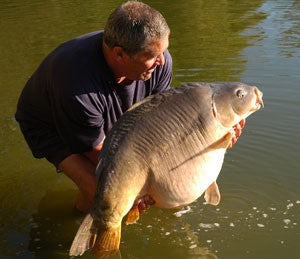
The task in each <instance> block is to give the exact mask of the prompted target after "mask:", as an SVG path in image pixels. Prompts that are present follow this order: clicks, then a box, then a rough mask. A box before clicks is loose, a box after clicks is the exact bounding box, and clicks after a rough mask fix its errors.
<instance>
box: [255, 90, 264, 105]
mask: <svg viewBox="0 0 300 259" xmlns="http://www.w3.org/2000/svg"><path fill="white" fill-rule="evenodd" d="M254 93H255V94H256V103H255V106H256V108H257V110H259V109H260V108H264V107H265V106H264V102H263V99H262V97H263V93H262V92H261V91H259V90H258V88H257V87H255V89H254Z"/></svg>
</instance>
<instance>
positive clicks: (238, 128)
mask: <svg viewBox="0 0 300 259" xmlns="http://www.w3.org/2000/svg"><path fill="white" fill-rule="evenodd" d="M245 124H246V120H245V119H242V120H241V121H240V122H239V123H238V124H236V125H235V126H234V127H233V130H234V133H235V134H234V136H233V137H232V140H231V144H230V145H229V147H228V149H229V148H232V147H233V145H234V144H235V143H236V142H237V140H238V138H239V137H240V136H241V134H242V129H243V128H244V127H245Z"/></svg>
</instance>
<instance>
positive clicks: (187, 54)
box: [166, 0, 266, 85]
mask: <svg viewBox="0 0 300 259" xmlns="http://www.w3.org/2000/svg"><path fill="white" fill-rule="evenodd" d="M262 3H263V1H262V0H255V1H248V2H246V1H243V2H242V3H241V1H228V0H222V1H205V0H200V1H199V0H194V1H189V5H191V6H192V8H186V3H185V2H183V1H175V2H174V5H171V6H170V7H169V8H168V10H167V13H166V17H167V20H168V21H170V24H171V31H172V33H171V41H170V42H171V43H170V48H171V53H172V54H173V56H174V74H175V79H174V82H175V84H174V85H177V82H178V81H226V80H227V81H239V75H240V74H241V72H243V70H244V68H245V67H244V65H245V63H246V60H245V59H243V58H242V57H241V55H240V52H241V51H242V50H243V49H244V48H245V47H247V46H249V45H250V44H251V40H253V38H254V37H257V38H259V35H243V34H242V32H243V31H244V30H245V29H248V28H251V27H253V26H255V25H256V24H257V23H258V22H260V21H261V20H263V19H264V18H265V17H266V14H264V13H262V12H261V13H259V12H256V11H255V10H256V9H257V8H258V7H259V6H260V5H261V4H262ZM174 13H176V16H174ZM191 21H193V22H192V23H191ZM172 25H173V26H172ZM187 39H189V40H188V41H187Z"/></svg>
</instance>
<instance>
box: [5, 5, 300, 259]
mask: <svg viewBox="0 0 300 259" xmlns="http://www.w3.org/2000/svg"><path fill="white" fill-rule="evenodd" d="M120 3H121V1H79V0H77V1H70V0H67V1H57V0H52V1H37V0H35V1H28V0H25V1H22V2H20V1H16V0H12V1H8V0H3V1H1V4H0V17H1V18H0V31H1V34H0V42H1V43H0V53H1V54H0V55H1V59H0V66H1V70H0V89H1V95H0V165H1V166H0V168H1V169H0V172H1V173H0V189H1V193H0V257H1V258H2V257H3V258H19V257H20V258H68V249H69V246H70V244H71V242H72V239H73V237H74V235H75V232H76V230H77V228H78V226H79V224H80V222H81V220H82V216H81V215H79V214H78V213H76V211H74V209H73V204H74V200H75V198H76V194H77V190H76V188H75V186H74V185H73V184H72V183H71V182H70V181H69V180H68V179H66V177H65V176H64V175H62V174H56V173H55V170H54V168H53V167H52V166H51V165H49V164H48V163H47V162H46V161H44V160H36V159H34V158H33V157H32V156H31V153H30V151H29V149H28V148H27V145H26V143H25V141H24V139H23V137H22V135H21V133H20V131H19V128H18V125H17V123H16V122H15V120H14V117H13V116H14V112H15V107H16V102H17V99H18V96H19V94H20V92H21V90H22V88H23V86H24V84H25V82H26V80H27V79H28V78H29V76H30V75H31V74H32V72H33V71H34V70H35V69H36V67H37V66H38V64H39V63H40V62H41V60H42V59H43V58H44V57H45V55H47V53H49V52H50V51H51V50H52V49H54V48H55V47H56V46H57V45H58V44H60V43H61V42H63V41H65V40H68V39H71V38H72V37H75V36H78V35H80V34H83V33H86V32H89V31H95V30H98V29H102V28H103V26H104V23H105V20H106V18H107V16H108V15H109V13H110V12H111V11H112V10H113V9H114V8H115V7H116V6H118V5H119V4H120ZM146 3H148V4H150V5H152V6H153V7H155V8H157V9H158V10H160V11H161V12H162V13H163V15H164V16H165V17H166V19H167V21H168V23H169V25H170V27H171V31H172V34H171V40H170V52H171V54H172V56H173V61H174V68H173V72H174V79H173V83H172V84H173V85H174V86H176V85H178V84H179V83H180V82H187V81H243V82H247V83H250V84H254V85H257V86H258V87H259V88H260V89H261V90H262V91H263V92H264V102H265V109H263V110H261V111H259V112H257V113H256V114H254V115H253V116H251V117H250V118H249V119H248V120H247V124H246V128H245V130H244V132H243V135H242V137H241V138H240V140H239V141H238V143H237V144H236V146H235V147H234V148H233V149H232V150H230V151H229V152H228V154H227V156H226V159H225V163H224V166H223V169H222V172H221V174H220V177H219V179H218V183H219V187H220V190H221V195H222V200H221V203H220V205H219V206H217V207H213V206H209V205H205V204H203V198H200V199H199V200H198V201H196V202H194V203H193V204H191V205H190V207H189V208H184V209H185V210H186V213H184V214H174V212H175V211H168V210H159V209H157V208H153V209H151V210H149V211H148V212H147V213H145V214H144V215H143V216H142V217H141V219H140V221H139V222H138V223H137V224H135V225H133V226H129V227H124V228H123V233H122V235H123V236H122V243H121V254H122V257H123V258H230V259H240V258H262V259H264V258H275V259H276V258H298V257H299V255H300V253H299V249H298V246H299V243H300V227H299V224H300V190H299V183H300V174H299V172H300V166H299V159H300V156H299V154H300V152H299V151H300V150H299V146H300V140H299V139H300V138H299V137H300V136H299V132H300V119H299V113H300V108H299V104H300V103H299V100H300V90H299V86H300V85H299V82H300V70H299V68H300V49H299V47H300V44H299V42H300V36H299V35H300V34H299V32H300V2H299V1H296V0H295V1H293V0H265V1H263V0H253V1H244V0H239V1H238V0H220V1H204V0H191V1H179V0H173V1H172V2H170V3H169V2H167V1H165V2H164V1H156V0H155V1H146ZM83 257H84V258H93V256H92V255H90V254H89V253H87V254H85V255H84V256H83Z"/></svg>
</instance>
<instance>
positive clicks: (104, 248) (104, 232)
mask: <svg viewBox="0 0 300 259" xmlns="http://www.w3.org/2000/svg"><path fill="white" fill-rule="evenodd" d="M120 240H121V225H119V226H117V227H114V228H107V229H100V230H99V231H98V236H97V240H96V242H95V245H94V248H93V250H94V252H96V253H99V252H100V253H101V252H113V251H117V250H118V249H119V246H120Z"/></svg>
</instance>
